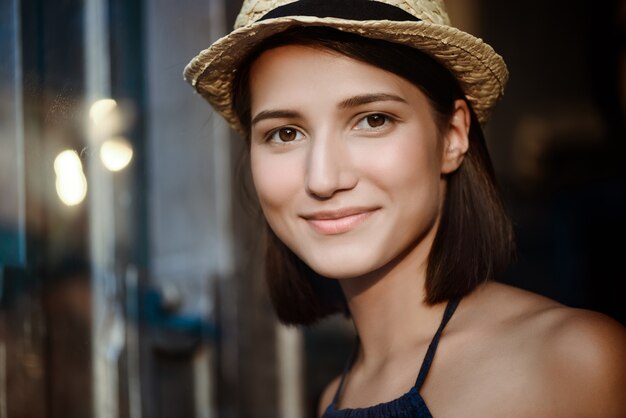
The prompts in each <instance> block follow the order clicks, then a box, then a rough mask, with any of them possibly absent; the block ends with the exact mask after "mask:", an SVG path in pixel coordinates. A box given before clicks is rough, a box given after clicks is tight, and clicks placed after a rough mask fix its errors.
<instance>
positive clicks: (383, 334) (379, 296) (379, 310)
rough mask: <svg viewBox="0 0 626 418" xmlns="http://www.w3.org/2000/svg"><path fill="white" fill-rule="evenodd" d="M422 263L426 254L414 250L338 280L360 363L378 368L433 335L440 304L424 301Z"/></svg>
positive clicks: (424, 273)
mask: <svg viewBox="0 0 626 418" xmlns="http://www.w3.org/2000/svg"><path fill="white" fill-rule="evenodd" d="M426 261H427V252H425V253H424V252H420V250H419V248H413V250H412V251H411V252H409V253H408V254H404V255H402V256H400V257H398V259H397V260H394V261H392V262H391V263H388V265H386V266H385V267H383V268H381V269H379V270H377V271H374V272H371V273H368V274H367V275H365V276H362V277H358V278H352V279H347V280H342V281H341V286H342V289H343V292H344V294H345V295H346V300H347V302H348V307H349V308H350V313H351V316H352V319H353V321H354V324H355V326H356V329H357V332H358V334H359V338H360V341H361V352H360V353H359V361H362V362H363V364H371V365H372V366H373V367H377V365H381V364H383V363H385V362H387V361H390V360H392V359H393V358H396V357H398V356H401V355H402V353H406V352H407V351H410V350H413V349H414V348H415V347H416V345H418V344H422V343H424V342H427V341H429V340H430V338H432V336H433V335H434V333H435V331H436V329H437V326H438V324H439V321H440V320H441V315H442V312H443V309H444V306H441V305H436V306H429V305H427V304H426V303H425V302H424V299H425V290H424V282H425V277H426V265H427V263H426Z"/></svg>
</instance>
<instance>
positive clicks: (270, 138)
mask: <svg viewBox="0 0 626 418" xmlns="http://www.w3.org/2000/svg"><path fill="white" fill-rule="evenodd" d="M371 117H380V118H382V119H383V120H384V122H383V124H382V125H381V126H367V127H363V128H358V126H359V125H360V124H361V123H363V122H367V121H368V118H371ZM392 122H395V118H393V117H391V116H389V115H386V114H384V113H370V114H368V115H365V116H363V117H362V118H361V119H359V120H358V121H357V123H356V124H355V125H354V128H353V129H355V130H369V131H379V130H382V129H384V128H386V127H388V125H389V124H390V123H392ZM368 125H369V123H368ZM285 131H293V132H294V133H295V135H296V137H295V138H294V139H292V140H289V141H283V140H281V139H279V138H277V137H276V136H277V135H279V134H280V133H281V132H285ZM303 136H304V134H303V133H302V132H300V131H299V130H298V129H297V128H293V127H290V126H283V127H280V128H277V129H274V130H272V131H270V132H269V133H268V134H267V135H266V136H265V141H266V142H273V143H275V144H280V145H286V144H289V143H291V142H296V141H299V140H301V139H302V137H303Z"/></svg>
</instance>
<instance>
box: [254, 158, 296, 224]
mask: <svg viewBox="0 0 626 418" xmlns="http://www.w3.org/2000/svg"><path fill="white" fill-rule="evenodd" d="M250 164H251V171H252V179H253V182H254V187H255V190H256V194H257V197H258V198H259V203H260V204H261V208H262V209H263V212H264V213H265V216H266V217H267V218H268V221H270V224H272V223H274V222H275V221H276V217H277V216H279V215H280V214H282V213H285V212H288V211H290V210H291V209H292V205H293V204H294V201H295V198H296V197H297V194H298V192H299V191H300V189H302V184H303V183H302V178H301V177H302V176H301V174H300V172H301V169H302V167H301V165H300V163H299V162H298V160H297V159H296V158H291V157H288V156H287V155H285V154H282V155H280V154H279V155H273V154H268V153H265V152H263V150H255V147H254V146H253V147H252V150H251V154H250Z"/></svg>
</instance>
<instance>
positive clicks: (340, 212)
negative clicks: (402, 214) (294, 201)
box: [302, 207, 378, 220]
mask: <svg viewBox="0 0 626 418" xmlns="http://www.w3.org/2000/svg"><path fill="white" fill-rule="evenodd" d="M376 209H378V208H377V207H351V208H341V209H336V210H321V211H317V212H311V213H306V214H303V215H302V217H303V218H304V219H306V220H331V219H341V218H345V217H347V216H352V215H358V214H360V213H366V212H372V211H374V210H376Z"/></svg>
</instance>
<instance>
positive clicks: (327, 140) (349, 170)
mask: <svg viewBox="0 0 626 418" xmlns="http://www.w3.org/2000/svg"><path fill="white" fill-rule="evenodd" d="M348 151H349V150H348V146H347V144H346V143H345V141H343V140H342V139H341V138H337V137H333V136H331V135H324V136H321V137H318V138H315V139H313V141H311V142H310V145H309V149H308V155H307V171H306V179H305V183H306V185H305V186H306V191H307V193H308V194H309V195H310V196H312V197H314V198H316V199H329V198H331V197H332V196H333V195H335V194H336V193H337V192H340V191H345V190H350V189H352V188H354V187H355V186H356V184H357V183H358V175H357V173H356V172H355V170H354V167H353V165H352V164H351V158H350V155H349V152H348Z"/></svg>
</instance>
